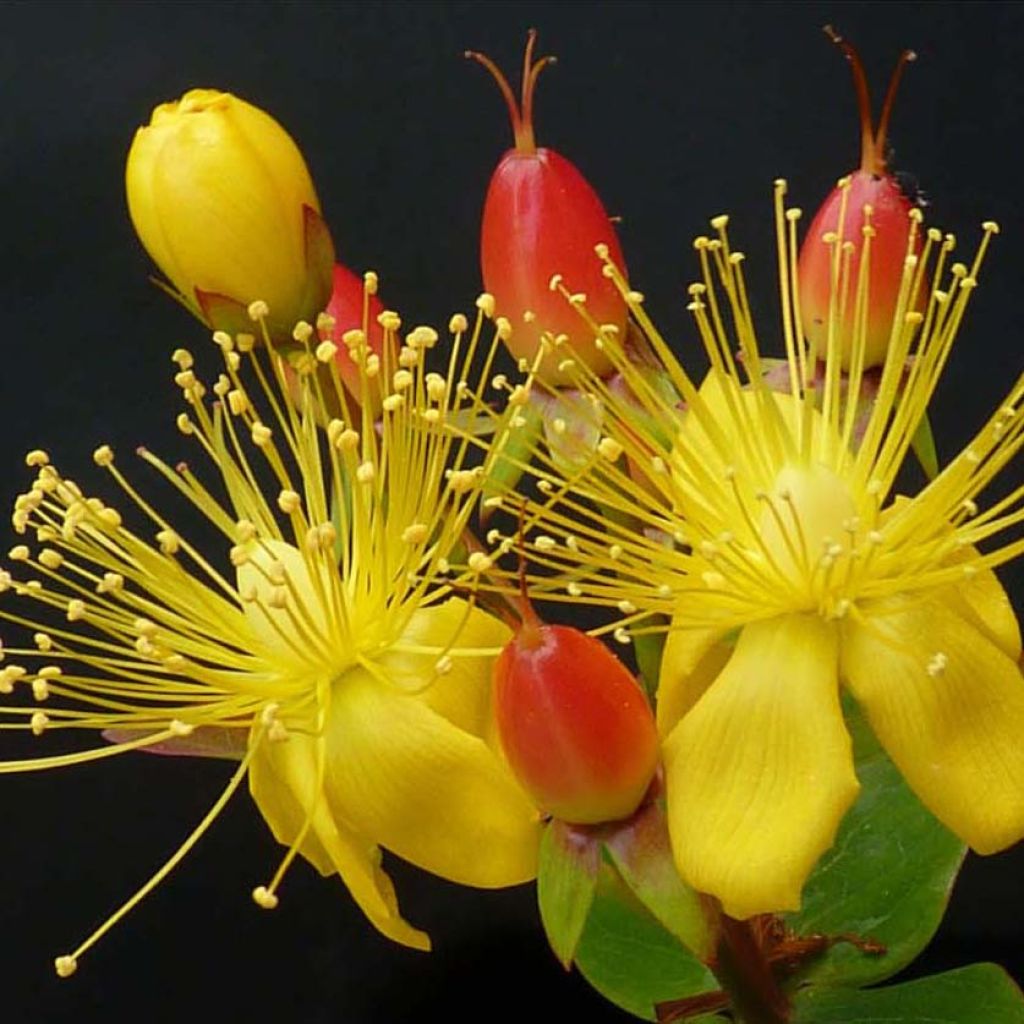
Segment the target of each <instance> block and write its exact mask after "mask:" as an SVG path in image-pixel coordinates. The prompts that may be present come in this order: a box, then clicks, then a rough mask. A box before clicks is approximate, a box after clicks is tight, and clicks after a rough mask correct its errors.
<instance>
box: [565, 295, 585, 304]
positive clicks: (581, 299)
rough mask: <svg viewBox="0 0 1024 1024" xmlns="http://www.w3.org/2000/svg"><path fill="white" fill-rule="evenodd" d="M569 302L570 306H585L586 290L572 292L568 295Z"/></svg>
mask: <svg viewBox="0 0 1024 1024" xmlns="http://www.w3.org/2000/svg"><path fill="white" fill-rule="evenodd" d="M569 304H570V305H572V306H585V305H586V304H587V293H586V292H573V293H572V295H570V296H569Z"/></svg>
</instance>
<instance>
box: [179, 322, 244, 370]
mask: <svg viewBox="0 0 1024 1024" xmlns="http://www.w3.org/2000/svg"><path fill="white" fill-rule="evenodd" d="M211 337H212V339H213V343H214V345H216V346H217V348H219V349H220V350H221V352H231V351H233V349H234V347H235V343H234V341H232V340H231V335H230V334H228V332H227V331H214V332H213V334H212V335H211ZM190 365H191V364H190ZM182 369H185V367H182Z"/></svg>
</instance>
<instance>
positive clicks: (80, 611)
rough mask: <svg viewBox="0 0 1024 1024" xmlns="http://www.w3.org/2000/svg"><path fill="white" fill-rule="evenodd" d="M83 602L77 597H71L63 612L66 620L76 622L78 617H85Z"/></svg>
mask: <svg viewBox="0 0 1024 1024" xmlns="http://www.w3.org/2000/svg"><path fill="white" fill-rule="evenodd" d="M85 611H86V608H85V602H84V601H83V600H82V599H81V598H78V597H73V598H72V599H71V600H70V601H68V606H67V611H66V612H65V614H66V616H67V620H68V622H78V621H79V620H80V619H84V618H85Z"/></svg>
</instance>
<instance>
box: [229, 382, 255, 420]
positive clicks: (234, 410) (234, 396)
mask: <svg viewBox="0 0 1024 1024" xmlns="http://www.w3.org/2000/svg"><path fill="white" fill-rule="evenodd" d="M250 407H251V405H250V402H249V396H248V395H247V394H246V393H245V392H244V391H242V390H241V389H240V388H232V390H231V391H229V392H228V408H229V409H230V410H231V414H232V415H233V416H241V415H242V414H243V413H246V412H248V411H249V409H250Z"/></svg>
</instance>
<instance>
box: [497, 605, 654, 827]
mask: <svg viewBox="0 0 1024 1024" xmlns="http://www.w3.org/2000/svg"><path fill="white" fill-rule="evenodd" d="M494 682H495V689H494V708H495V715H496V718H497V724H498V734H499V736H500V737H501V743H502V746H503V748H504V750H505V756H506V757H507V758H508V761H509V764H510V765H511V767H512V770H513V772H514V773H515V775H516V777H517V778H518V779H519V781H520V783H521V784H522V786H523V788H524V789H526V791H527V792H528V793H529V794H530V795H531V796H532V797H533V799H534V801H535V802H536V804H537V805H538V807H540V808H542V809H543V810H544V811H547V812H548V813H549V814H552V815H553V816H554V817H556V818H560V819H562V820H563V821H567V822H569V823H571V824H581V825H582V824H597V823H599V822H603V821H617V820H619V819H621V818H626V817H628V816H629V815H630V814H632V813H633V811H635V810H636V808H637V806H638V805H639V804H640V801H641V800H642V799H643V797H644V794H645V793H646V791H647V788H648V786H649V785H650V782H651V779H652V777H653V776H654V771H655V769H656V767H657V764H658V734H657V730H656V728H655V725H654V716H653V714H652V713H651V708H650V705H649V704H648V702H647V698H646V697H645V696H644V693H643V691H642V690H641V689H640V687H639V685H638V684H637V683H636V681H635V680H634V679H633V677H632V676H631V675H630V674H629V672H628V671H627V669H626V668H625V666H624V665H623V664H622V662H620V661H619V660H618V659H617V658H616V657H615V656H614V655H613V654H612V653H611V652H610V651H609V650H608V648H607V647H605V646H604V644H602V643H601V641H599V640H596V639H595V638H594V637H592V636H588V635H587V634H586V633H582V632H580V631H579V630H578V629H572V628H571V627H569V626H549V625H545V624H543V623H541V622H539V621H538V620H537V619H536V617H535V616H533V615H532V613H531V615H530V616H529V618H528V620H527V621H526V622H524V624H523V625H522V626H521V627H520V629H519V631H518V632H517V633H516V635H515V636H514V637H513V638H512V640H510V641H509V643H508V645H507V646H506V647H505V649H504V650H503V651H502V652H501V654H500V655H499V657H498V660H497V662H496V663H495V667H494Z"/></svg>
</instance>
